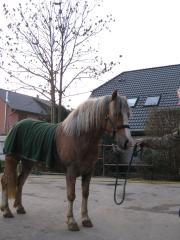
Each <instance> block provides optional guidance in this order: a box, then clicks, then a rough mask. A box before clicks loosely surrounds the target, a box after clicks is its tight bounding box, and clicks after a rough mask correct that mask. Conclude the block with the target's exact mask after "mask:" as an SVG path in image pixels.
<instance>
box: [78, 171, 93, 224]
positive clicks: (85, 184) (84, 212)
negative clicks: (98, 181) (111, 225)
mask: <svg viewBox="0 0 180 240" xmlns="http://www.w3.org/2000/svg"><path fill="white" fill-rule="evenodd" d="M90 180H91V174H87V175H83V176H82V206H81V216H82V225H83V226H84V227H93V224H92V222H91V219H90V218H89V216H88V196H89V184H90Z"/></svg>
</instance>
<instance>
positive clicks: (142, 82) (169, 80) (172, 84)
mask: <svg viewBox="0 0 180 240" xmlns="http://www.w3.org/2000/svg"><path fill="white" fill-rule="evenodd" d="M179 87H180V64H178V65H170V66H164V67H155V68H148V69H140V70H134V71H127V72H123V73H121V74H119V75H118V76H116V77H114V78H113V79H111V80H110V81H108V82H106V83H105V84H103V85H101V86H100V87H98V88H96V89H94V90H93V91H92V94H91V97H98V96H103V95H110V94H112V92H113V91H114V90H115V89H117V90H118V92H119V93H120V94H122V95H125V96H127V98H128V103H129V105H130V107H131V108H132V112H133V114H132V117H131V119H130V128H131V130H132V133H133V135H142V134H143V133H144V128H145V125H146V121H147V120H148V116H149V113H150V111H151V110H152V108H155V107H158V108H165V107H173V108H180V105H179V100H178V94H177V90H178V89H179Z"/></svg>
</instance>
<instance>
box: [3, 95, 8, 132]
mask: <svg viewBox="0 0 180 240" xmlns="http://www.w3.org/2000/svg"><path fill="white" fill-rule="evenodd" d="M8 95H9V92H8V91H6V99H5V109H4V132H5V133H6V132H7V104H8V102H9V100H8Z"/></svg>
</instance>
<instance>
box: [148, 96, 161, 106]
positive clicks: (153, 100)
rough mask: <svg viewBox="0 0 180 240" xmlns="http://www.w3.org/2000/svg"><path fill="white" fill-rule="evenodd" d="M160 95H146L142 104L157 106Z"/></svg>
mask: <svg viewBox="0 0 180 240" xmlns="http://www.w3.org/2000/svg"><path fill="white" fill-rule="evenodd" d="M159 100H160V96H154V97H147V99H146V102H145V104H144V106H157V105H158V104H159Z"/></svg>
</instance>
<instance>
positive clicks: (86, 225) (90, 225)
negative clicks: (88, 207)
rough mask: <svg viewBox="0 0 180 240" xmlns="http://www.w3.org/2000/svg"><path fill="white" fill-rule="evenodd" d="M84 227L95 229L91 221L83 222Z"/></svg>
mask: <svg viewBox="0 0 180 240" xmlns="http://www.w3.org/2000/svg"><path fill="white" fill-rule="evenodd" d="M82 225H83V226H84V227H88V228H91V227H93V224H92V222H91V220H90V219H87V220H83V221H82Z"/></svg>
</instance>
